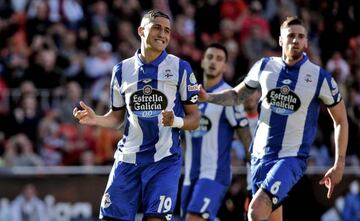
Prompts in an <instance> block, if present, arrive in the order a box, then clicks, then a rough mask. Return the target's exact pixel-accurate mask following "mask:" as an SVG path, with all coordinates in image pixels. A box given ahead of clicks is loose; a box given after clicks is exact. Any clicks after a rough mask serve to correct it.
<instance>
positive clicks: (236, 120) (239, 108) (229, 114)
mask: <svg viewBox="0 0 360 221" xmlns="http://www.w3.org/2000/svg"><path fill="white" fill-rule="evenodd" d="M225 116H226V118H227V120H228V121H229V123H230V125H231V126H232V127H240V128H243V127H248V126H249V120H248V119H247V117H246V113H245V110H244V106H243V105H242V104H241V105H236V106H226V107H225Z"/></svg>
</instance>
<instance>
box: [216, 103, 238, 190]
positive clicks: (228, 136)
mask: <svg viewBox="0 0 360 221" xmlns="http://www.w3.org/2000/svg"><path fill="white" fill-rule="evenodd" d="M214 129H215V128H214ZM217 131H218V134H217V142H218V143H217V147H218V161H217V171H216V176H215V180H216V181H218V182H220V183H221V184H223V185H226V186H227V185H230V181H231V169H230V164H229V162H230V149H231V143H232V138H233V134H234V129H233V127H231V125H230V124H229V123H228V121H227V119H226V115H225V107H223V108H222V112H221V115H220V118H219V126H218V128H217Z"/></svg>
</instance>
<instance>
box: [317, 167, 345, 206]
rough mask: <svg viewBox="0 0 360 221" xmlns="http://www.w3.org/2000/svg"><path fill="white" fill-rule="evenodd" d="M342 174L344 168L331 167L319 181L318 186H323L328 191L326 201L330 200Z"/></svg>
mask: <svg viewBox="0 0 360 221" xmlns="http://www.w3.org/2000/svg"><path fill="white" fill-rule="evenodd" d="M343 173H344V166H333V167H331V168H330V169H329V170H328V171H327V172H326V174H325V175H324V177H323V178H322V179H321V180H320V182H319V184H320V185H325V187H326V188H327V189H328V192H327V198H328V199H330V198H331V195H332V193H333V191H334V187H335V185H337V184H338V183H340V181H341V180H342V176H343Z"/></svg>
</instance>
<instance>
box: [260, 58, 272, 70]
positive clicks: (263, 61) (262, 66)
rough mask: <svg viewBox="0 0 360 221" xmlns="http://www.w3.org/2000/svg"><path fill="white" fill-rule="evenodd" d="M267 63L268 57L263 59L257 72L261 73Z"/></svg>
mask: <svg viewBox="0 0 360 221" xmlns="http://www.w3.org/2000/svg"><path fill="white" fill-rule="evenodd" d="M269 61H270V58H269V57H265V58H263V60H262V63H261V66H260V71H259V72H261V71H263V70H264V69H265V67H266V64H267V63H268V62H269Z"/></svg>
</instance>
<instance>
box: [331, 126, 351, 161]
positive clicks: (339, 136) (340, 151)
mask: <svg viewBox="0 0 360 221" xmlns="http://www.w3.org/2000/svg"><path fill="white" fill-rule="evenodd" d="M334 139H335V165H336V166H345V158H346V149H347V144H348V122H347V120H345V119H344V120H343V122H341V123H340V124H335V125H334Z"/></svg>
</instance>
